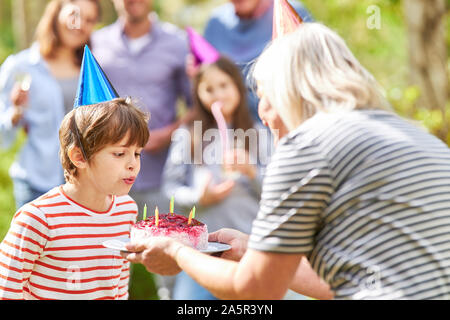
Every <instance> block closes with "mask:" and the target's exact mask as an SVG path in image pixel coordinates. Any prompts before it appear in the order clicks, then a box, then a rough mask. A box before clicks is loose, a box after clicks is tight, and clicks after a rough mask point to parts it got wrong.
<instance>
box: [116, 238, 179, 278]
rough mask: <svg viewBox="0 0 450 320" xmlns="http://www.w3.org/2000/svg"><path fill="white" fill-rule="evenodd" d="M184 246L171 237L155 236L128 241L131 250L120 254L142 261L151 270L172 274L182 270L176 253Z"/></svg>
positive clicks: (136, 261) (161, 273)
mask: <svg viewBox="0 0 450 320" xmlns="http://www.w3.org/2000/svg"><path fill="white" fill-rule="evenodd" d="M184 246H185V245H184V244H182V243H180V242H178V241H176V240H173V239H171V238H169V237H153V238H150V239H146V240H141V241H136V242H132V243H128V244H127V245H126V248H127V250H128V251H129V252H121V253H120V254H121V256H122V257H123V258H125V259H127V260H128V261H130V262H133V263H142V264H143V265H144V266H145V268H146V269H147V270H148V271H149V272H152V273H158V274H160V275H163V276H172V275H175V274H177V273H179V272H180V271H181V269H180V267H179V266H178V264H177V263H176V255H177V253H178V250H180V249H181V248H183V247H184Z"/></svg>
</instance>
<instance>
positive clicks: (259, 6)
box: [204, 0, 312, 123]
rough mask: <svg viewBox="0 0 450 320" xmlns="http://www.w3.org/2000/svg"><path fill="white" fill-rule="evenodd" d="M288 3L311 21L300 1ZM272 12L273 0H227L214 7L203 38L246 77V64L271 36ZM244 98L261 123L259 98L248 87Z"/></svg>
mask: <svg viewBox="0 0 450 320" xmlns="http://www.w3.org/2000/svg"><path fill="white" fill-rule="evenodd" d="M289 2H290V4H291V5H292V7H293V8H294V9H295V11H297V13H298V14H299V16H300V17H301V18H302V19H303V21H305V22H309V21H312V17H311V14H310V13H309V12H308V10H307V9H306V8H305V7H304V6H303V5H302V3H301V2H299V1H292V0H291V1H289ZM273 11H274V1H273V0H230V1H229V2H228V3H226V4H223V5H221V6H219V7H218V8H216V9H215V10H214V11H213V12H212V14H211V17H210V19H209V20H208V22H207V24H206V27H205V32H204V36H205V38H206V40H207V41H208V42H209V43H211V44H212V45H213V46H214V47H215V48H216V49H217V50H218V51H219V52H220V53H221V54H223V55H225V56H227V57H229V58H230V59H231V60H233V61H234V62H235V63H236V64H237V65H238V66H239V67H240V69H241V71H242V73H243V76H244V79H246V80H247V74H248V71H249V68H248V66H249V63H250V62H252V61H253V60H255V59H256V58H257V57H258V56H259V55H260V54H261V52H262V51H263V49H264V48H265V47H266V46H267V44H268V43H269V42H270V40H271V39H272V21H273ZM248 86H249V85H248ZM247 99H248V102H249V108H250V112H251V114H252V117H253V120H254V121H255V122H256V123H260V121H261V120H260V119H259V117H258V98H257V97H256V95H255V93H254V92H253V91H252V90H248V97H247Z"/></svg>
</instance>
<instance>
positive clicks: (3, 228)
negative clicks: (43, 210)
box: [0, 131, 26, 239]
mask: <svg viewBox="0 0 450 320" xmlns="http://www.w3.org/2000/svg"><path fill="white" fill-rule="evenodd" d="M25 139H26V136H25V133H24V132H23V131H20V133H19V134H18V138H17V140H16V143H15V144H14V145H13V146H12V147H11V148H10V149H9V150H1V149H0V239H3V238H4V236H5V235H6V232H7V231H8V229H9V224H10V222H11V218H12V216H13V215H14V213H15V211H16V205H15V202H14V197H13V191H12V190H13V185H12V181H11V178H10V177H9V174H8V168H9V167H10V166H11V164H12V162H13V161H14V157H15V156H16V154H17V152H18V150H19V149H20V147H21V146H22V145H23V143H24V141H25Z"/></svg>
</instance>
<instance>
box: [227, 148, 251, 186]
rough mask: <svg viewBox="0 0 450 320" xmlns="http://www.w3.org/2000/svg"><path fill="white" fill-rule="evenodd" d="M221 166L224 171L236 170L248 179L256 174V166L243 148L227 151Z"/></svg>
mask: <svg viewBox="0 0 450 320" xmlns="http://www.w3.org/2000/svg"><path fill="white" fill-rule="evenodd" d="M223 166H224V169H225V171H237V172H240V173H242V174H244V175H246V176H247V177H249V178H250V179H254V178H255V177H256V174H257V169H256V166H255V165H254V164H251V163H250V155H249V153H248V151H247V150H245V149H234V150H231V151H229V152H227V154H225V158H224V164H223Z"/></svg>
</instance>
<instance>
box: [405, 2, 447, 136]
mask: <svg viewBox="0 0 450 320" xmlns="http://www.w3.org/2000/svg"><path fill="white" fill-rule="evenodd" d="M403 4H404V12H405V17H406V22H407V27H408V41H409V60H410V61H409V62H410V72H411V78H410V80H411V82H412V84H414V85H416V86H417V87H418V88H419V90H420V97H419V99H418V101H417V103H418V104H419V105H420V106H421V107H425V108H427V109H428V110H438V111H439V112H440V113H441V117H442V125H441V126H440V128H439V129H438V132H433V133H434V134H436V135H437V136H438V137H439V138H441V139H442V140H444V141H446V142H447V139H448V135H449V123H448V121H446V119H447V117H446V116H447V112H446V103H447V100H448V98H449V80H448V79H449V78H448V70H447V59H448V53H447V46H446V30H445V17H446V15H447V12H448V8H447V5H446V1H445V0H404V1H403Z"/></svg>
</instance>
